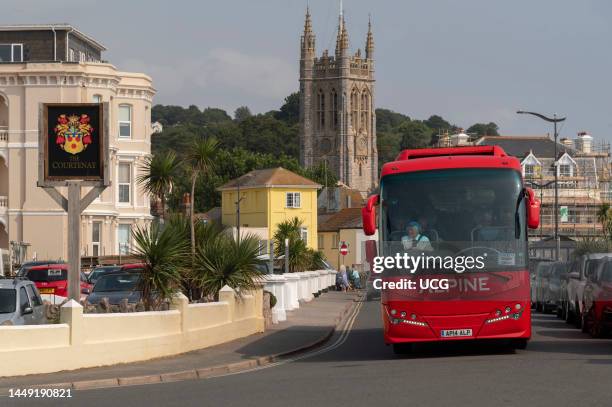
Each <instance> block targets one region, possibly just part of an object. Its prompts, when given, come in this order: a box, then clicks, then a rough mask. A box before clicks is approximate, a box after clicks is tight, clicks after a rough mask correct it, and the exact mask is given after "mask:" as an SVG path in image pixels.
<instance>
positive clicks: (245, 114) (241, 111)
mask: <svg viewBox="0 0 612 407" xmlns="http://www.w3.org/2000/svg"><path fill="white" fill-rule="evenodd" d="M251 116H253V115H252V114H251V110H250V109H249V108H248V107H247V106H240V107H239V108H237V109H236V111H234V120H236V121H237V122H241V121H243V120H245V119H248V118H249V117H251Z"/></svg>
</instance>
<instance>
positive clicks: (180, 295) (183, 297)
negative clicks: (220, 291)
mask: <svg viewBox="0 0 612 407" xmlns="http://www.w3.org/2000/svg"><path fill="white" fill-rule="evenodd" d="M226 287H227V286H226ZM172 298H174V299H175V300H187V301H189V298H187V296H186V295H185V294H183V293H182V292H180V291H179V292H177V293H176V294H174V295H173V296H172Z"/></svg>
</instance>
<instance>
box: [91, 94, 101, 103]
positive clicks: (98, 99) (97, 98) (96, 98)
mask: <svg viewBox="0 0 612 407" xmlns="http://www.w3.org/2000/svg"><path fill="white" fill-rule="evenodd" d="M91 101H92V102H93V103H102V95H100V94H99V93H96V94H95V95H92V97H91Z"/></svg>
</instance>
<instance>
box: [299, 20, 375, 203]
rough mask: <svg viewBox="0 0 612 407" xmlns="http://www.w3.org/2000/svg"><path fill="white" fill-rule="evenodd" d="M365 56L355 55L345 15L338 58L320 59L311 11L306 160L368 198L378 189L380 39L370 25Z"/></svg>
mask: <svg viewBox="0 0 612 407" xmlns="http://www.w3.org/2000/svg"><path fill="white" fill-rule="evenodd" d="M368 28H369V29H368V35H367V38H366V42H365V55H363V54H362V52H361V49H359V50H357V52H356V53H355V54H353V55H351V54H350V50H349V34H348V30H347V27H346V24H345V21H344V16H343V13H340V19H339V24H338V37H337V40H336V52H335V55H333V56H330V55H329V52H328V50H325V51H323V54H322V56H321V57H319V58H317V57H316V54H315V52H316V51H315V35H314V33H313V32H312V21H311V17H310V11H309V10H307V11H306V22H305V24H304V33H303V35H302V39H301V59H300V161H301V164H302V165H304V166H306V167H312V166H318V165H321V164H323V163H325V165H327V167H328V168H329V169H330V170H331V171H333V172H334V173H335V174H336V175H337V176H338V179H339V180H340V181H341V182H343V183H345V184H346V185H348V186H350V187H351V188H353V189H357V190H359V191H360V192H361V194H362V195H364V196H365V195H367V194H368V193H369V192H370V191H371V190H372V189H374V188H375V187H376V186H377V184H378V151H377V149H376V117H375V112H374V109H375V108H374V106H375V105H374V37H373V35H372V25H371V23H370V24H369V27H368Z"/></svg>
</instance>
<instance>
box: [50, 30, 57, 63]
mask: <svg viewBox="0 0 612 407" xmlns="http://www.w3.org/2000/svg"><path fill="white" fill-rule="evenodd" d="M51 31H53V62H57V32H56V31H55V27H51Z"/></svg>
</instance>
